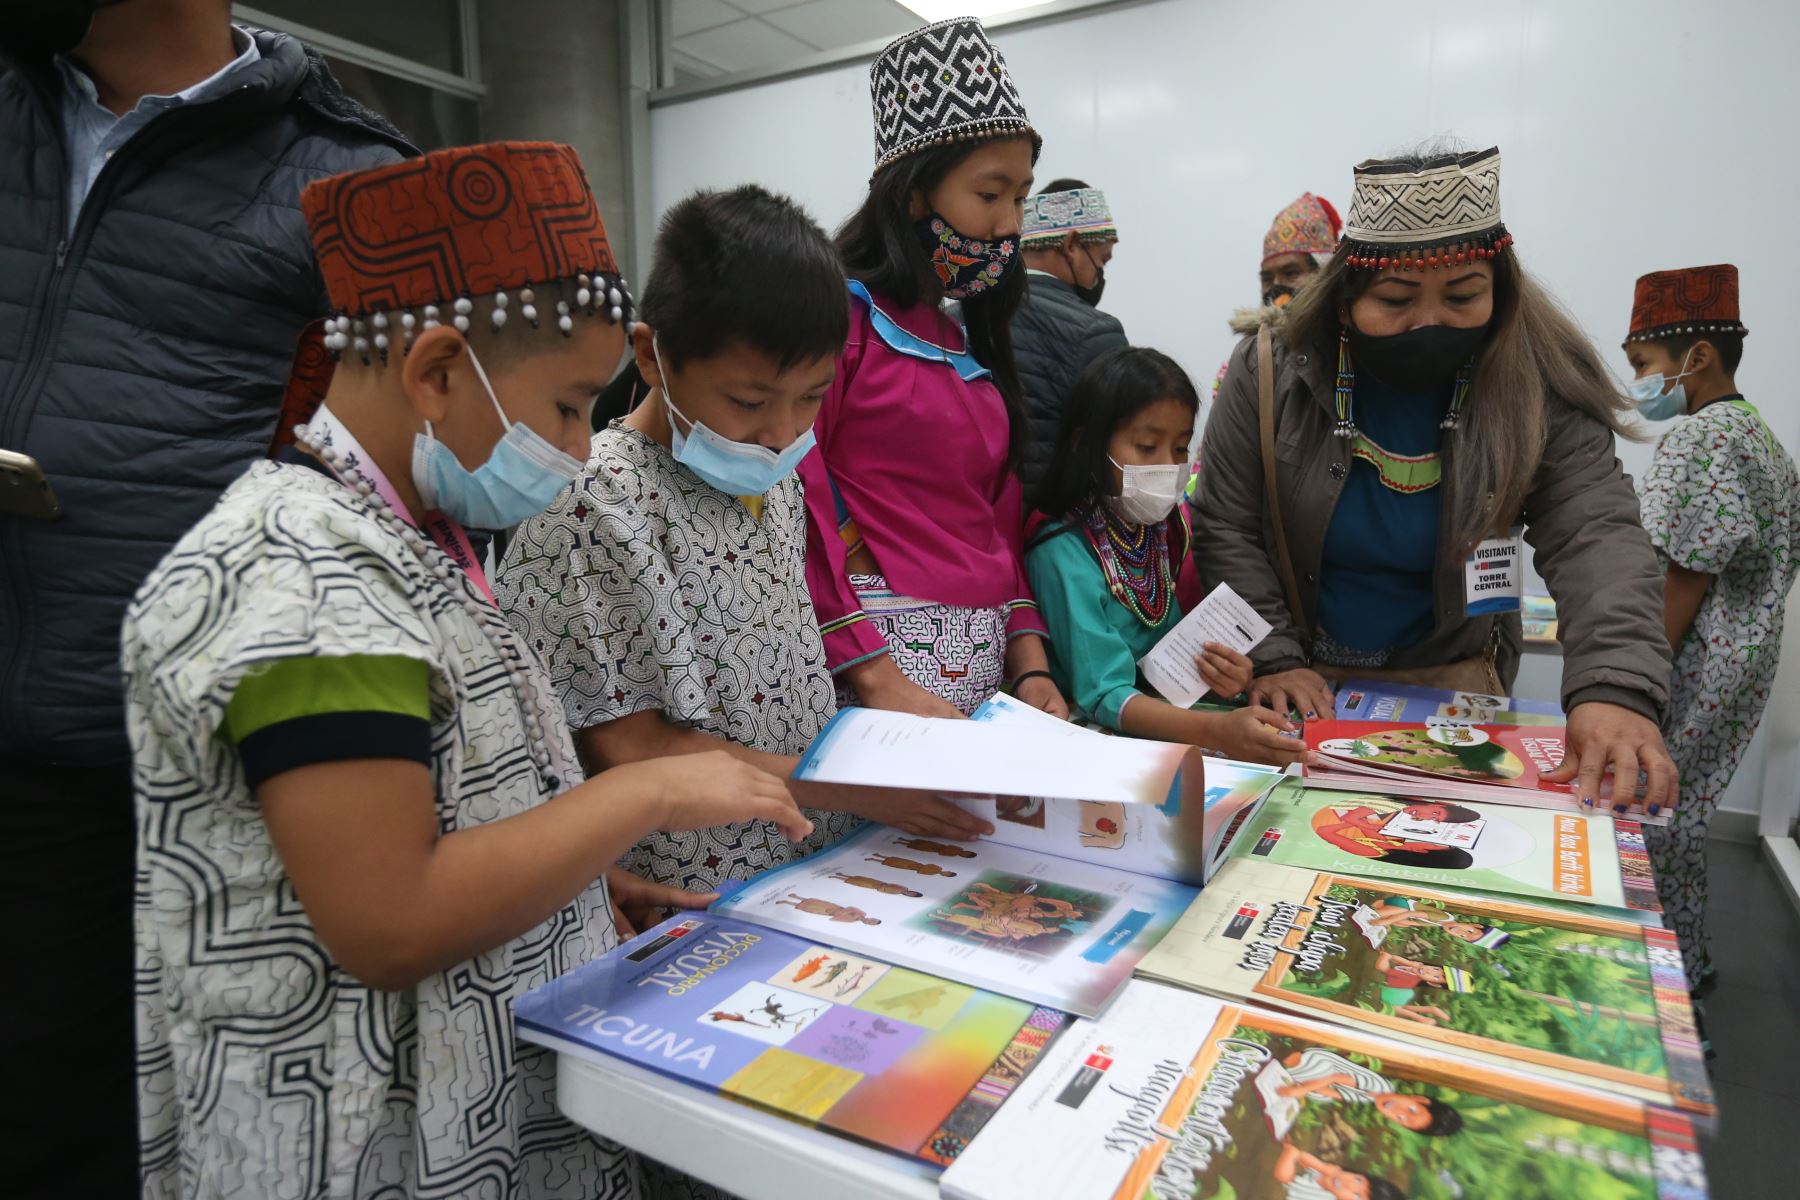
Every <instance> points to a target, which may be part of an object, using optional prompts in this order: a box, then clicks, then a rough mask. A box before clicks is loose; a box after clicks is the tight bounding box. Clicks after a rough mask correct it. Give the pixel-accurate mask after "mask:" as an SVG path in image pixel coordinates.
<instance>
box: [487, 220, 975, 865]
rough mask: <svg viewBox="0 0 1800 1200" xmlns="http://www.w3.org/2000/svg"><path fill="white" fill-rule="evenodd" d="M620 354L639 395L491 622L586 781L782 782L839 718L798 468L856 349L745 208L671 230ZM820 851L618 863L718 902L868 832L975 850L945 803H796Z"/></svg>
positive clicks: (809, 236)
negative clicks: (623, 774)
mask: <svg viewBox="0 0 1800 1200" xmlns="http://www.w3.org/2000/svg"><path fill="white" fill-rule="evenodd" d="M640 316H641V322H640V323H639V324H638V326H637V328H636V330H635V332H634V335H633V348H634V350H635V353H636V365H637V368H638V370H639V371H640V372H641V373H642V375H643V378H644V380H645V382H646V384H647V385H648V387H649V389H650V390H649V392H648V393H647V395H646V396H645V397H644V398H643V399H642V400H641V401H640V402H639V404H638V406H637V407H636V408H635V409H634V410H633V411H632V412H631V413H630V414H629V415H628V416H626V417H624V418H622V419H620V420H615V421H613V422H612V423H611V424H610V425H609V426H608V427H607V428H606V429H603V430H602V431H600V432H599V433H598V434H596V435H595V436H594V439H593V447H592V453H591V454H590V456H589V459H588V462H587V466H586V469H585V470H584V471H583V472H582V475H581V477H580V478H579V479H578V480H577V481H576V484H575V487H574V488H573V489H572V490H571V491H569V492H566V493H564V494H563V495H562V496H561V497H559V498H558V500H557V501H556V503H555V504H554V505H552V506H551V508H550V510H549V511H548V512H546V513H545V514H543V515H542V516H540V517H538V518H536V519H535V520H532V521H529V522H527V523H526V524H525V525H524V526H523V527H522V528H521V529H520V531H519V536H518V537H517V538H515V539H514V541H513V544H512V545H511V547H510V548H509V549H508V552H507V556H506V561H505V563H504V564H503V565H502V567H501V571H500V578H499V592H498V594H499V597H500V602H501V606H502V607H503V608H504V609H505V610H506V612H507V614H508V617H509V619H510V620H511V621H512V624H513V626H514V628H515V629H517V630H518V631H519V633H520V635H521V636H522V637H524V638H526V639H528V640H529V641H530V642H531V644H532V646H533V648H534V649H536V650H537V651H538V652H539V653H540V654H542V655H543V656H544V658H545V660H546V662H547V663H548V665H549V668H550V674H551V678H552V679H553V680H554V682H555V685H556V688H557V692H558V695H559V698H560V699H561V701H562V704H563V707H564V709H565V710H566V711H567V714H568V720H569V723H570V726H571V728H573V729H574V730H575V731H576V733H575V740H576V744H577V746H578V747H579V748H580V750H581V752H582V755H583V757H584V759H585V760H586V762H587V764H588V766H589V768H590V769H595V770H597V769H601V768H604V767H613V766H618V765H621V764H625V763H631V762H639V761H643V760H646V759H667V758H669V757H671V756H678V755H686V754H692V753H695V752H698V751H705V750H717V749H722V750H725V751H726V752H728V753H730V754H732V755H734V756H735V757H737V758H739V759H741V760H743V761H745V762H747V763H750V764H752V765H754V766H756V767H758V768H760V769H762V770H765V771H768V772H771V773H773V774H776V775H780V776H783V777H785V776H787V775H788V774H789V773H790V772H791V771H792V770H793V769H794V767H795V766H796V765H797V764H798V756H799V755H800V754H801V753H803V752H804V751H805V750H806V748H807V747H808V746H809V745H810V744H811V742H812V740H813V738H814V737H816V736H817V735H818V733H819V732H820V730H822V729H823V728H824V727H825V724H826V722H828V721H829V720H830V719H831V717H832V716H833V715H834V714H835V713H836V711H837V705H836V699H835V694H834V690H833V685H832V680H831V675H830V672H829V671H828V670H827V668H826V665H825V650H824V644H823V642H822V640H821V638H820V635H819V628H818V622H817V619H816V618H815V616H814V614H813V608H812V602H811V600H810V599H809V597H808V595H807V590H806V511H805V502H804V498H803V495H802V491H801V484H800V480H799V478H798V477H797V476H796V474H795V468H796V467H797V466H798V465H799V462H800V459H801V458H803V457H804V456H805V455H806V454H807V453H808V452H809V451H810V450H811V449H812V424H813V421H814V419H815V417H816V416H817V414H818V411H819V404H820V400H821V398H822V396H823V395H824V392H825V390H826V389H827V388H828V387H830V385H831V381H832V379H833V377H834V374H835V366H836V358H837V355H838V353H839V352H840V351H841V350H842V348H843V343H844V338H845V336H846V334H847V331H848V328H849V306H848V300H847V299H846V294H845V291H844V283H843V272H842V268H841V267H840V266H839V264H838V259H837V255H836V253H835V252H834V251H833V250H832V247H831V243H830V242H829V241H828V240H827V239H826V237H825V235H824V234H823V233H822V232H821V231H820V230H819V229H818V227H817V226H815V225H814V224H813V222H812V221H811V220H810V219H809V218H808V217H807V216H806V214H805V213H804V212H803V211H801V210H800V209H799V208H798V207H797V206H796V205H794V204H793V203H792V202H790V201H788V200H786V199H784V198H782V197H778V196H774V195H771V194H770V193H768V192H766V191H764V190H763V189H761V188H758V187H741V188H737V189H735V190H733V191H729V192H701V193H698V194H696V195H693V196H690V197H689V198H687V199H686V200H683V201H682V202H681V203H679V204H677V205H676V206H675V207H674V208H672V209H670V210H669V212H668V214H667V215H666V216H665V217H664V218H663V222H662V227H661V229H660V231H659V233H658V236H657V242H656V253H655V262H654V264H653V266H652V269H651V273H650V281H649V284H648V286H647V287H646V289H645V292H644V303H643V307H642V309H641V312H640ZM795 795H796V796H797V797H799V799H800V800H801V803H802V804H806V805H809V806H811V807H810V808H808V809H807V810H805V811H806V812H807V815H808V817H809V818H810V819H811V820H812V821H813V823H814V826H815V828H814V832H813V834H812V836H811V837H810V838H808V839H806V840H805V841H804V842H800V843H798V844H796V843H793V842H790V841H789V840H788V839H787V838H786V837H784V836H783V834H782V831H781V830H780V829H779V828H778V827H777V826H775V825H773V824H771V823H769V822H746V823H741V824H737V825H731V826H721V827H717V828H714V829H709V830H703V831H702V830H695V831H687V832H683V833H679V834H661V833H658V834H653V835H652V836H650V837H649V838H647V839H646V840H645V841H643V842H642V843H640V844H639V845H638V846H637V847H636V848H635V849H633V850H632V851H631V853H630V854H629V855H628V856H627V857H626V859H625V864H626V865H627V866H628V867H629V868H631V869H632V870H633V871H635V872H636V873H638V874H641V875H644V876H647V877H648V878H650V879H653V880H656V881H658V882H660V883H664V884H670V885H674V886H678V887H692V888H694V889H697V890H700V891H711V890H712V889H714V888H716V887H718V886H719V885H721V884H722V883H723V882H724V881H726V880H729V879H746V878H749V877H750V876H751V875H754V874H756V873H757V872H759V871H762V870H765V869H767V868H769V867H771V866H775V865H778V864H780V863H783V862H786V861H788V860H789V859H791V858H792V857H794V856H795V855H796V854H802V853H805V852H807V851H810V850H813V849H817V848H819V847H821V846H824V845H828V844H830V843H831V842H834V841H836V840H838V839H839V838H841V837H843V836H844V835H845V834H846V833H848V832H849V831H850V830H851V829H852V828H854V826H855V825H856V824H857V823H858V821H859V820H860V818H861V817H862V816H873V817H878V818H879V819H882V820H884V821H886V822H888V823H889V824H896V825H900V826H901V827H903V828H907V829H910V830H911V831H913V832H917V833H921V834H933V835H945V834H947V835H950V836H965V837H966V836H973V835H974V834H975V833H978V832H980V831H981V830H982V825H981V824H980V823H979V822H977V821H976V820H975V819H974V818H972V817H970V816H968V815H967V814H966V813H963V812H962V810H960V809H958V808H956V807H955V806H954V805H951V804H949V803H947V802H944V801H939V800H930V799H927V798H924V797H915V798H910V799H902V800H894V799H884V800H879V801H878V800H875V799H873V798H871V797H867V796H863V795H861V794H857V793H852V792H849V791H847V790H844V789H831V790H826V789H823V788H818V787H817V786H816V785H804V786H802V785H796V787H795Z"/></svg>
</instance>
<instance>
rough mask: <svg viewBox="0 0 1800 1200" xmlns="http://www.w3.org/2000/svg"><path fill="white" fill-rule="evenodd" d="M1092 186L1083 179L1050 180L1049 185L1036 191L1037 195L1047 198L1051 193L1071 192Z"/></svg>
mask: <svg viewBox="0 0 1800 1200" xmlns="http://www.w3.org/2000/svg"><path fill="white" fill-rule="evenodd" d="M1093 186H1094V185H1093V184H1091V183H1088V182H1087V181H1086V180H1083V179H1052V180H1051V181H1050V182H1049V183H1046V184H1045V185H1044V186H1043V187H1041V188H1039V189H1038V195H1040V196H1047V195H1049V194H1050V193H1051V192H1073V191H1076V190H1077V189H1079V188H1089V187H1093Z"/></svg>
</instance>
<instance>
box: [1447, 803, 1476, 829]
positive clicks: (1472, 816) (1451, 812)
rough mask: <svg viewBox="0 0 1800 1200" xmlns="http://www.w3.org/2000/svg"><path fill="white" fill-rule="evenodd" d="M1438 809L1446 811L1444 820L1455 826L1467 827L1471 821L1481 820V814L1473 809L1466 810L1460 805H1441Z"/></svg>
mask: <svg viewBox="0 0 1800 1200" xmlns="http://www.w3.org/2000/svg"><path fill="white" fill-rule="evenodd" d="M1438 807H1439V808H1442V809H1443V810H1444V820H1446V821H1449V822H1450V823H1451V824H1453V825H1466V824H1468V823H1469V822H1470V821H1479V820H1481V814H1480V813H1478V812H1476V811H1475V810H1474V809H1472V808H1464V807H1463V806H1462V805H1460V804H1440V805H1439V806H1438Z"/></svg>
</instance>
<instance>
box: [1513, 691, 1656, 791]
mask: <svg viewBox="0 0 1800 1200" xmlns="http://www.w3.org/2000/svg"><path fill="white" fill-rule="evenodd" d="M1565 735H1566V739H1567V740H1566V746H1567V753H1566V754H1565V755H1564V757H1563V761H1562V765H1561V766H1560V767H1558V768H1556V770H1554V771H1552V772H1551V773H1550V774H1548V775H1546V776H1544V778H1545V779H1546V780H1547V781H1549V782H1550V783H1568V782H1569V781H1570V780H1573V781H1574V782H1575V799H1576V801H1577V802H1578V803H1580V804H1582V805H1584V806H1589V807H1591V806H1593V805H1596V804H1599V803H1601V800H1600V782H1601V778H1602V776H1603V775H1604V774H1605V772H1606V771H1607V769H1608V768H1611V771H1612V777H1613V794H1612V807H1613V811H1614V812H1617V813H1621V814H1622V813H1625V812H1628V811H1630V810H1632V809H1637V808H1644V809H1648V810H1649V813H1650V815H1651V816H1655V815H1656V814H1658V813H1660V812H1661V811H1662V810H1663V809H1665V808H1674V807H1675V800H1676V784H1677V778H1676V772H1675V763H1674V762H1673V761H1672V760H1671V759H1670V758H1669V750H1668V747H1667V746H1665V745H1664V744H1663V737H1662V731H1661V730H1659V729H1657V727H1656V724H1655V722H1653V721H1651V720H1650V719H1649V718H1648V717H1645V716H1642V715H1640V714H1638V713H1635V712H1633V711H1631V710H1630V709H1629V708H1625V707H1623V706H1621V705H1617V704H1603V703H1601V702H1599V701H1594V700H1590V701H1589V702H1588V703H1586V704H1577V705H1576V706H1575V707H1574V708H1573V709H1571V710H1570V712H1569V721H1568V727H1567V729H1566V730H1565ZM1640 773H1641V777H1642V779H1643V795H1642V796H1638V795H1637V791H1638V780H1639V778H1640Z"/></svg>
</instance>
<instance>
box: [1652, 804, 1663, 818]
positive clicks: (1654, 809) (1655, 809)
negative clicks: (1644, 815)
mask: <svg viewBox="0 0 1800 1200" xmlns="http://www.w3.org/2000/svg"><path fill="white" fill-rule="evenodd" d="M1661 811H1662V805H1660V804H1652V805H1651V806H1650V815H1651V816H1653V817H1654V816H1655V815H1656V814H1657V813H1659V812H1661Z"/></svg>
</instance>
